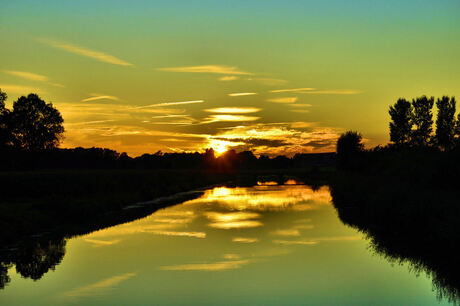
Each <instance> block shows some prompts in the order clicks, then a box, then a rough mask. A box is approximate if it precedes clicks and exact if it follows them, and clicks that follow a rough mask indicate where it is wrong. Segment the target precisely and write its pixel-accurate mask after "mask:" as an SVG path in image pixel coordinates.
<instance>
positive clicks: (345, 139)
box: [337, 131, 364, 165]
mask: <svg viewBox="0 0 460 306" xmlns="http://www.w3.org/2000/svg"><path fill="white" fill-rule="evenodd" d="M362 140H363V137H362V136H361V134H360V133H358V132H354V131H347V132H345V133H344V134H342V135H340V137H339V139H338V140H337V158H338V160H339V163H340V164H341V165H348V164H349V163H350V162H351V161H352V160H353V159H354V158H355V157H356V156H358V155H359V154H360V153H361V152H363V151H364V145H363V143H362Z"/></svg>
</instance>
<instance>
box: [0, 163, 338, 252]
mask: <svg viewBox="0 0 460 306" xmlns="http://www.w3.org/2000/svg"><path fill="white" fill-rule="evenodd" d="M332 173H333V168H311V169H297V170H294V169H288V170H269V171H261V170H258V171H255V170H251V171H238V172H216V171H199V170H48V171H24V172H0V186H2V189H3V191H2V197H1V199H0V243H1V245H2V246H5V245H9V244H11V243H12V242H14V241H16V240H18V239H21V237H26V236H30V235H35V234H37V233H41V232H53V231H56V230H57V229H59V228H62V227H66V230H65V232H69V228H70V227H75V228H83V229H84V231H90V230H91V229H92V230H96V229H99V228H101V227H104V226H110V225H114V224H118V223H121V222H126V221H130V220H133V219H135V218H139V217H142V216H144V215H146V214H149V213H152V212H153V211H155V210H156V209H158V208H161V207H164V206H165V205H171V204H173V203H174V202H175V201H172V202H168V201H161V203H160V202H159V203H158V204H157V205H149V206H148V207H143V208H139V209H129V210H126V209H123V208H125V207H126V206H129V205H133V204H136V203H137V202H142V201H151V200H155V199H158V198H162V197H168V196H171V195H174V194H177V193H181V192H186V191H192V190H197V189H199V188H203V187H206V186H210V185H215V184H226V185H228V186H252V185H255V184H256V183H257V181H258V180H277V181H280V182H282V181H283V180H287V179H289V178H290V177H299V178H301V179H303V180H305V181H306V182H309V183H312V182H315V183H316V184H324V183H325V182H326V181H327V180H328V178H329V177H330V176H331V174H332ZM176 202H177V201H176ZM70 232H73V231H70Z"/></svg>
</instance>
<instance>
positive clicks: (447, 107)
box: [436, 96, 455, 150]
mask: <svg viewBox="0 0 460 306" xmlns="http://www.w3.org/2000/svg"><path fill="white" fill-rule="evenodd" d="M436 106H437V108H438V115H437V118H436V143H437V144H438V146H439V147H440V148H442V149H444V150H449V149H451V148H452V147H453V145H454V137H455V97H452V98H450V99H449V97H447V96H443V97H442V98H441V99H439V98H438V100H437V101H436Z"/></svg>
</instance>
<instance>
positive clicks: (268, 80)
mask: <svg viewBox="0 0 460 306" xmlns="http://www.w3.org/2000/svg"><path fill="white" fill-rule="evenodd" d="M248 80H249V81H255V82H257V83H260V84H263V85H268V86H276V85H283V84H286V83H288V81H286V80H282V79H274V78H250V79H248Z"/></svg>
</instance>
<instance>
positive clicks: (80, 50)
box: [38, 39, 134, 66]
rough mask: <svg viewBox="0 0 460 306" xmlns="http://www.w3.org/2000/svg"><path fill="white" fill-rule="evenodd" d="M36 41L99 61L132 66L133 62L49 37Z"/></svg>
mask: <svg viewBox="0 0 460 306" xmlns="http://www.w3.org/2000/svg"><path fill="white" fill-rule="evenodd" d="M38 41H40V42H42V43H45V44H47V45H49V46H51V47H54V48H57V49H61V50H65V51H67V52H70V53H74V54H78V55H82V56H86V57H89V58H92V59H95V60H97V61H100V62H104V63H109V64H114V65H120V66H134V65H133V64H131V63H129V62H127V61H124V60H122V59H119V58H117V57H115V56H113V55H110V54H107V53H103V52H99V51H94V50H90V49H87V48H85V47H80V46H75V45H72V44H70V43H65V42H58V41H54V40H49V39H38Z"/></svg>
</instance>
